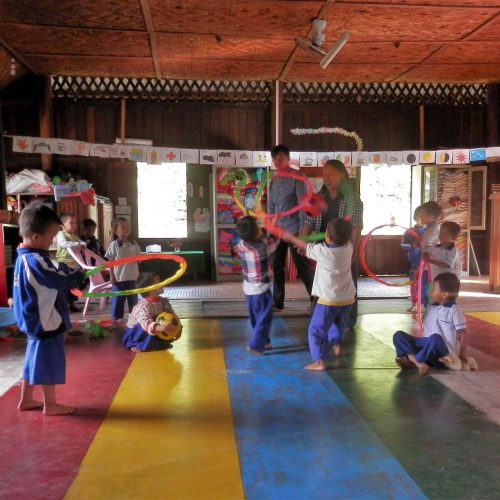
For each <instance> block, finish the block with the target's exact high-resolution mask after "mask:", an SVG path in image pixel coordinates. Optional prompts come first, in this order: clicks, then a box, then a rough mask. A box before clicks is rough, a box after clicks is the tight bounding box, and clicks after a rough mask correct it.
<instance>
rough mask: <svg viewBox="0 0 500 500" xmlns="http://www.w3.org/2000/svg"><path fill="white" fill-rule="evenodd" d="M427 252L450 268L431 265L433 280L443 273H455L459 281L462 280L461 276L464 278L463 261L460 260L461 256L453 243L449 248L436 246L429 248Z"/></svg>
mask: <svg viewBox="0 0 500 500" xmlns="http://www.w3.org/2000/svg"><path fill="white" fill-rule="evenodd" d="M426 252H427V253H428V254H429V255H430V257H431V258H432V259H433V260H438V261H439V262H444V263H445V264H448V265H449V266H450V267H445V266H439V265H437V264H432V263H431V273H432V279H434V278H435V277H436V276H437V275H438V274H441V273H453V274H454V275H455V276H456V277H457V278H458V279H460V276H462V261H461V260H460V255H459V253H458V251H457V249H456V247H455V245H454V244H453V243H452V244H451V245H450V246H448V247H444V246H442V245H436V246H433V247H430V248H427V249H426Z"/></svg>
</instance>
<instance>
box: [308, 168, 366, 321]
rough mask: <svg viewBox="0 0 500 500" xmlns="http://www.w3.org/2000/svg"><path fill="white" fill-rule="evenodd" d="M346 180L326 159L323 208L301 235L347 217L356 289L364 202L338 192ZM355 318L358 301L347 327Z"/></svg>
mask: <svg viewBox="0 0 500 500" xmlns="http://www.w3.org/2000/svg"><path fill="white" fill-rule="evenodd" d="M344 180H345V181H348V180H349V174H348V172H347V169H346V168H345V165H344V164H343V163H342V162H341V161H338V160H329V161H327V162H326V163H325V164H324V166H323V182H324V184H323V187H322V188H321V190H320V191H319V194H320V195H321V196H322V197H323V199H324V200H325V202H326V209H324V210H323V212H322V213H321V214H320V215H319V216H318V217H308V218H307V219H306V220H305V222H304V224H303V226H302V229H301V235H309V234H311V233H312V232H313V231H315V232H324V231H325V229H326V226H327V225H328V222H329V221H331V220H332V219H336V218H344V217H348V216H350V222H351V224H352V227H353V229H352V246H353V249H354V251H353V257H352V267H351V270H352V279H353V281H354V284H355V285H356V288H357V277H358V261H357V256H358V252H357V249H358V245H359V240H360V238H361V229H362V228H363V202H362V201H361V200H360V198H359V196H357V195H354V194H353V195H352V199H351V200H348V199H346V197H344V195H342V193H341V192H340V186H341V183H342V181H344ZM349 212H352V213H349ZM357 318H358V302H357V295H356V302H355V303H354V305H353V307H352V309H351V316H350V324H349V326H354V325H355V324H356V321H357Z"/></svg>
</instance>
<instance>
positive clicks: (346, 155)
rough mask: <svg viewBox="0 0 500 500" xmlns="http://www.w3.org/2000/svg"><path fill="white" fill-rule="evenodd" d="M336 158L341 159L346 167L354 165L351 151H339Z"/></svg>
mask: <svg viewBox="0 0 500 500" xmlns="http://www.w3.org/2000/svg"><path fill="white" fill-rule="evenodd" d="M335 160H338V161H341V162H342V163H343V164H344V165H345V166H346V167H352V166H353V163H352V153H351V152H350V151H337V152H336V153H335Z"/></svg>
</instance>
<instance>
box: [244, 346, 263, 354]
mask: <svg viewBox="0 0 500 500" xmlns="http://www.w3.org/2000/svg"><path fill="white" fill-rule="evenodd" d="M247 352H249V353H250V354H253V355H254V356H263V355H264V353H263V352H260V351H257V350H255V349H252V348H251V347H250V346H247Z"/></svg>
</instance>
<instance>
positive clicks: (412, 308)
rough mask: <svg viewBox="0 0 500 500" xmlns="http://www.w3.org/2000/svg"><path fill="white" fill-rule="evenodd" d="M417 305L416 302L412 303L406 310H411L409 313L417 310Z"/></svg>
mask: <svg viewBox="0 0 500 500" xmlns="http://www.w3.org/2000/svg"><path fill="white" fill-rule="evenodd" d="M415 307H416V305H415V304H412V305H411V307H409V308H408V309H407V310H406V312H409V313H411V312H413V311H414V310H415Z"/></svg>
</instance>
